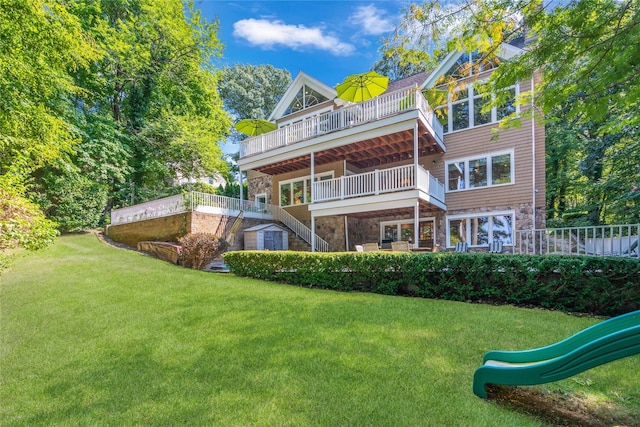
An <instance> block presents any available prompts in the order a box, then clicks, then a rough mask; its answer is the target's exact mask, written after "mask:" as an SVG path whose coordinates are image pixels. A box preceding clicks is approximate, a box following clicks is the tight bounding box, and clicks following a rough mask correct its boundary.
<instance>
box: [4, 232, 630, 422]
mask: <svg viewBox="0 0 640 427" xmlns="http://www.w3.org/2000/svg"><path fill="white" fill-rule="evenodd" d="M0 289H1V293H0V298H1V300H0V304H1V306H0V309H1V311H0V327H1V331H0V332H1V342H0V344H1V348H0V368H1V369H0V380H1V388H0V402H2V403H1V405H0V425H3V426H38V425H46V426H51V425H65V426H66V425H114V426H116V425H117V426H121V425H219V426H394V427H395V426H432V425H433V426H441V425H447V426H538V425H544V421H541V420H540V419H539V418H535V417H533V416H531V415H528V414H526V413H524V412H522V411H517V410H513V409H509V408H506V407H504V406H501V405H499V404H497V403H496V402H494V401H485V400H483V399H479V398H477V397H476V396H474V394H473V392H472V389H471V384H472V379H473V372H474V370H475V369H476V368H477V367H478V366H479V365H480V364H481V361H482V356H483V354H484V353H485V352H486V351H488V350H490V349H525V348H532V347H537V346H541V345H545V344H549V343H552V342H556V341H558V340H561V339H563V338H566V337H567V336H569V335H571V334H573V333H575V332H577V331H579V330H581V329H583V328H585V327H587V326H589V325H592V324H594V323H595V322H597V321H598V319H593V318H587V317H573V316H569V315H566V314H562V313H559V312H549V311H543V310H530V309H520V308H514V307H508V306H502V307H494V306H484V305H472V304H465V303H455V302H448V301H432V300H427V299H419V298H403V297H389V296H382V295H374V294H362V293H339V292H333V291H326V290H316V289H306V288H300V287H294V286H288V285H282V284H275V283H270V282H262V281H258V280H250V279H245V278H240V277H236V276H234V275H232V274H216V273H205V272H199V271H193V270H188V269H183V268H180V267H176V266H173V265H170V264H167V263H164V262H162V261H159V260H156V259H153V258H149V257H146V256H143V255H141V254H138V253H136V252H132V251H126V250H122V249H117V248H113V247H109V246H106V245H104V244H102V243H100V242H99V241H98V239H97V238H96V237H95V235H92V234H85V235H71V236H63V237H60V238H58V239H57V241H56V244H55V245H53V246H52V247H50V248H48V249H46V250H44V251H41V252H36V253H29V254H25V255H24V256H23V257H21V258H19V259H18V260H17V261H16V262H15V264H14V265H13V267H12V268H11V269H9V270H8V271H5V272H4V273H3V274H2V275H1V276H0ZM639 364H640V362H639V360H638V358H634V357H632V358H627V359H624V360H620V361H617V362H614V363H611V364H608V365H605V366H601V367H598V368H596V369H593V370H591V371H588V372H585V373H584V374H581V375H579V376H577V377H574V378H571V379H568V380H564V381H561V382H558V383H553V384H548V385H544V386H538V387H539V390H541V391H542V392H557V391H559V392H562V393H572V394H575V395H578V396H582V397H584V398H585V399H587V400H590V401H597V402H606V403H607V404H608V405H609V406H613V407H615V408H618V410H620V411H623V412H630V413H634V411H637V408H638V407H640V377H639V376H638V371H639V369H638V367H639V366H640V365H639ZM634 408H635V409H634ZM636 413H637V412H636Z"/></svg>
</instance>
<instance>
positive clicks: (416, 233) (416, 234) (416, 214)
mask: <svg viewBox="0 0 640 427" xmlns="http://www.w3.org/2000/svg"><path fill="white" fill-rule="evenodd" d="M418 154H419V151H418V121H417V120H416V123H415V125H414V126H413V188H416V189H417V188H418ZM419 227H420V199H419V198H418V199H417V200H416V205H415V206H414V210H413V244H414V245H415V247H416V248H417V247H418V246H419V245H420V228H419Z"/></svg>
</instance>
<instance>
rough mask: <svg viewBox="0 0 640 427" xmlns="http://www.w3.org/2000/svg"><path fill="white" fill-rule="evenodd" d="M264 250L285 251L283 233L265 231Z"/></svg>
mask: <svg viewBox="0 0 640 427" xmlns="http://www.w3.org/2000/svg"><path fill="white" fill-rule="evenodd" d="M264 248H265V249H266V250H269V251H281V250H282V249H284V248H283V247H282V231H265V232H264Z"/></svg>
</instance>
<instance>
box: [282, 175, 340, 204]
mask: <svg viewBox="0 0 640 427" xmlns="http://www.w3.org/2000/svg"><path fill="white" fill-rule="evenodd" d="M332 178H333V172H328V173H323V174H320V175H316V177H315V178H314V181H318V180H320V181H324V180H326V179H332ZM307 203H311V177H310V176H305V177H300V178H295V179H290V180H288V181H281V182H280V206H283V207H285V206H294V205H302V204H307Z"/></svg>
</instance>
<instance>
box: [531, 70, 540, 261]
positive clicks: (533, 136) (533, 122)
mask: <svg viewBox="0 0 640 427" xmlns="http://www.w3.org/2000/svg"><path fill="white" fill-rule="evenodd" d="M534 97H535V87H534V75H533V74H531V162H532V165H533V168H532V174H531V175H532V178H531V179H532V183H531V185H532V194H531V196H532V203H533V205H532V207H531V208H532V209H531V212H532V213H533V227H532V233H533V252H534V254H535V250H536V231H535V230H536V193H537V192H538V190H537V189H536V117H535V103H534V102H535V99H534ZM540 253H541V254H542V248H540Z"/></svg>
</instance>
